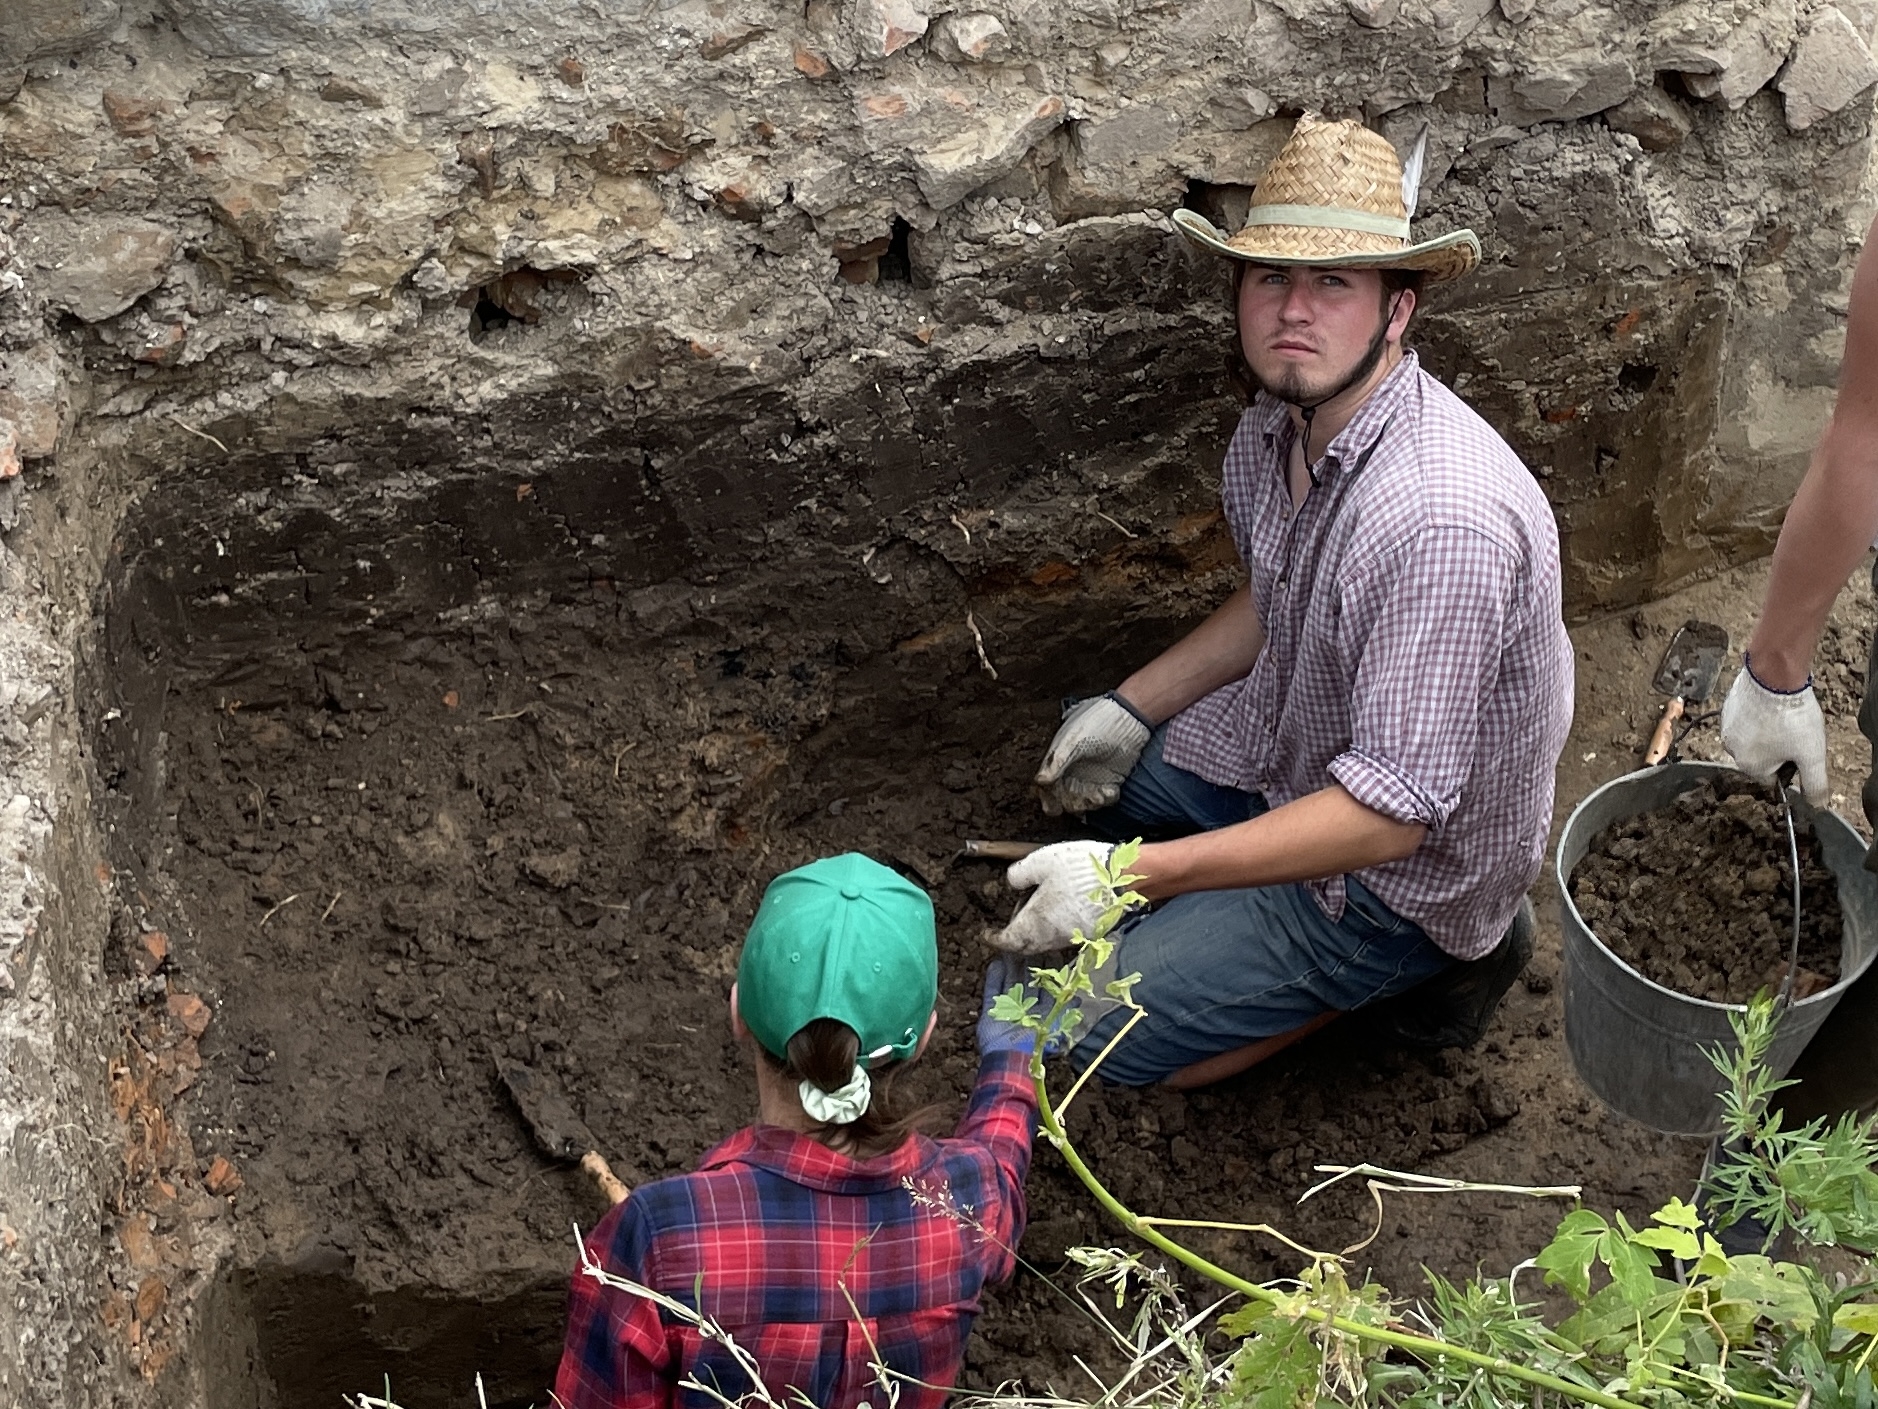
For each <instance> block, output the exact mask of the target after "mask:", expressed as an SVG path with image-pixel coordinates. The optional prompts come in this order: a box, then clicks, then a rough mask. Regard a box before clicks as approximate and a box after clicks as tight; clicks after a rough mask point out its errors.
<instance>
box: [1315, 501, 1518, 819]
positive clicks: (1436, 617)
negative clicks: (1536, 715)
mask: <svg viewBox="0 0 1878 1409" xmlns="http://www.w3.org/2000/svg"><path fill="white" fill-rule="evenodd" d="M1524 595H1525V584H1524V583H1523V582H1522V580H1521V574H1520V568H1519V563H1518V561H1517V560H1516V559H1515V557H1514V555H1513V554H1512V553H1510V552H1508V551H1507V550H1506V549H1505V548H1503V547H1502V546H1500V545H1499V544H1497V543H1495V542H1493V541H1492V540H1491V539H1489V538H1487V537H1486V536H1485V535H1483V534H1481V533H1479V532H1477V531H1475V530H1472V529H1468V528H1463V527H1450V526H1441V525H1435V526H1430V527H1427V528H1424V529H1422V530H1421V531H1420V532H1418V533H1416V534H1415V535H1414V536H1413V537H1412V538H1410V539H1408V540H1407V541H1406V542H1404V543H1402V544H1400V545H1397V547H1396V548H1395V550H1394V551H1392V552H1390V553H1389V554H1387V555H1386V556H1385V557H1383V558H1382V559H1381V560H1380V561H1379V562H1377V563H1375V564H1373V565H1372V566H1371V567H1370V568H1369V570H1368V571H1365V572H1363V573H1361V574H1359V575H1358V576H1356V577H1355V579H1354V580H1353V581H1351V582H1349V583H1348V584H1346V585H1345V588H1344V590H1343V594H1342V603H1341V606H1342V610H1341V614H1340V629H1341V630H1342V631H1343V632H1344V633H1345V635H1346V637H1347V638H1348V640H1347V645H1348V647H1349V648H1350V655H1351V657H1353V658H1354V659H1356V661H1357V662H1358V664H1357V670H1356V678H1355V680H1354V681H1353V683H1352V691H1351V718H1350V746H1349V748H1348V749H1346V750H1345V751H1344V752H1343V753H1341V754H1339V755H1338V756H1337V757H1336V758H1335V759H1333V760H1332V761H1331V763H1330V765H1329V771H1330V775H1331V777H1333V778H1334V779H1336V781H1337V782H1338V783H1340V784H1341V785H1342V786H1343V788H1344V790H1345V791H1346V792H1348V793H1349V794H1350V795H1351V796H1352V797H1354V798H1355V799H1356V800H1357V801H1358V802H1360V803H1362V804H1363V805H1364V806H1365V807H1368V808H1371V809H1372V810H1374V811H1376V812H1380V813H1381V814H1382V815H1383V816H1385V817H1391V818H1394V819H1395V820H1396V821H1398V822H1408V823H1415V824H1418V825H1420V826H1424V827H1427V828H1428V829H1429V830H1430V831H1439V830H1440V828H1441V826H1442V824H1443V823H1445V822H1446V821H1447V819H1448V818H1449V816H1451V815H1452V814H1453V812H1454V809H1455V808H1456V807H1457V806H1459V805H1460V801H1461V788H1462V786H1463V785H1464V784H1465V783H1466V781H1467V779H1468V776H1469V775H1470V774H1471V773H1472V772H1473V770H1474V766H1475V760H1476V754H1477V753H1478V751H1479V744H1480V731H1481V713H1482V710H1483V709H1484V708H1485V706H1486V704H1487V701H1488V699H1489V696H1490V695H1491V694H1492V691H1493V687H1494V684H1495V682H1496V681H1497V680H1498V678H1499V674H1500V663H1501V660H1502V658H1503V655H1504V653H1505V650H1506V644H1507V641H1508V640H1509V638H1510V637H1511V635H1512V634H1513V632H1514V631H1516V630H1517V628H1518V625H1519V621H1520V619H1521V617H1522V615H1523V606H1522V602H1523V597H1524Z"/></svg>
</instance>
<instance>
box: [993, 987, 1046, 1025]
mask: <svg viewBox="0 0 1878 1409" xmlns="http://www.w3.org/2000/svg"><path fill="white" fill-rule="evenodd" d="M1036 1007H1037V995H1036V994H1034V993H1027V992H1025V991H1024V985H1023V984H1021V983H1020V984H1017V985H1016V986H1015V987H1013V988H1012V989H1011V990H1010V992H1008V993H1000V994H999V995H998V996H997V997H995V998H993V999H992V1000H991V1016H992V1017H994V1018H996V1019H997V1020H998V1021H999V1022H1006V1023H1018V1024H1020V1025H1022V1026H1024V1027H1030V1026H1033V1025H1034V1024H1036V1023H1038V1022H1040V1021H1041V1020H1042V1019H1041V1015H1040V1014H1038V1013H1037V1012H1036Z"/></svg>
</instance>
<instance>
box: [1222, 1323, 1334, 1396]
mask: <svg viewBox="0 0 1878 1409" xmlns="http://www.w3.org/2000/svg"><path fill="white" fill-rule="evenodd" d="M1266 1324H1267V1327H1268V1329H1265V1330H1263V1331H1261V1332H1260V1333H1259V1334H1258V1335H1256V1336H1254V1337H1253V1338H1252V1339H1251V1340H1249V1341H1247V1342H1246V1343H1245V1344H1244V1345H1243V1346H1241V1347H1240V1349H1239V1353H1238V1355H1237V1356H1235V1357H1234V1360H1233V1376H1232V1385H1231V1387H1230V1388H1229V1389H1228V1390H1227V1393H1226V1396H1225V1401H1224V1402H1225V1403H1226V1404H1227V1405H1230V1406H1233V1409H1310V1406H1312V1405H1314V1404H1316V1402H1317V1385H1318V1381H1319V1379H1320V1378H1321V1376H1322V1374H1323V1362H1324V1352H1323V1347H1321V1346H1320V1345H1318V1343H1317V1340H1316V1338H1315V1337H1313V1336H1312V1335H1311V1326H1310V1323H1309V1322H1306V1321H1301V1320H1300V1321H1286V1320H1284V1319H1283V1318H1282V1317H1273V1318H1270V1319H1268V1321H1267V1323H1266Z"/></svg>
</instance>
